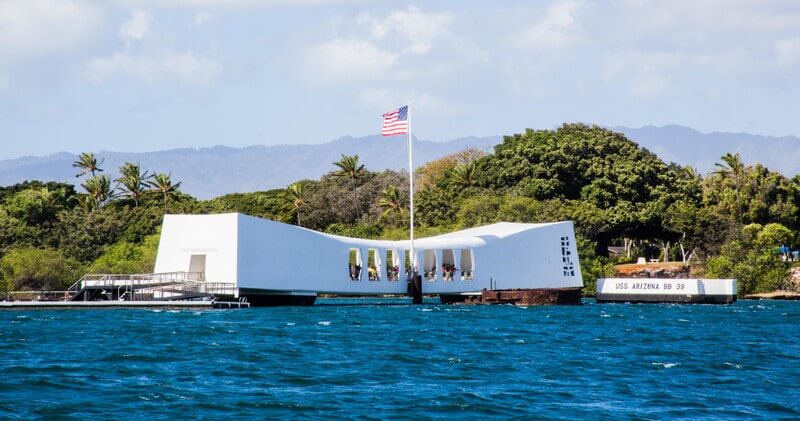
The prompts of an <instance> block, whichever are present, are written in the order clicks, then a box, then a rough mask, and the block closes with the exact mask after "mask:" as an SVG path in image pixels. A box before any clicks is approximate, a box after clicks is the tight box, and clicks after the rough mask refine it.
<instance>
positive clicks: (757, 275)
mask: <svg viewBox="0 0 800 421" xmlns="http://www.w3.org/2000/svg"><path fill="white" fill-rule="evenodd" d="M794 235H795V234H794V233H793V232H792V231H791V230H789V229H788V228H786V227H784V226H783V225H780V224H774V223H773V224H767V225H766V226H762V225H761V224H749V225H746V226H745V227H744V228H743V229H742V237H741V239H737V240H732V241H730V242H728V243H726V244H725V245H723V246H722V249H721V251H720V254H719V255H718V256H716V257H712V258H710V259H709V260H708V262H707V265H706V267H707V271H706V275H707V276H709V277H715V278H735V279H737V280H738V283H739V294H741V295H744V294H748V293H753V292H768V291H774V290H777V289H783V288H786V287H787V286H788V281H789V271H788V268H789V263H788V262H785V261H783V260H782V259H781V256H780V253H779V247H780V246H781V245H784V244H787V243H788V242H789V241H791V240H792V239H793V237H794Z"/></svg>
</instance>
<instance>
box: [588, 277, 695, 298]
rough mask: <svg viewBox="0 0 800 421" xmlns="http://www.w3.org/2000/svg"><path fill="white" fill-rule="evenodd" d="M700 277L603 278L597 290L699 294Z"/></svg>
mask: <svg viewBox="0 0 800 421" xmlns="http://www.w3.org/2000/svg"><path fill="white" fill-rule="evenodd" d="M698 284H699V280H698V279H656V278H602V279H598V280H597V292H600V293H603V294H658V295H664V294H673V295H695V294H698V293H699V292H700V291H699V290H700V289H699V288H698Z"/></svg>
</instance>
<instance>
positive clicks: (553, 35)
mask: <svg viewBox="0 0 800 421" xmlns="http://www.w3.org/2000/svg"><path fill="white" fill-rule="evenodd" d="M579 7H580V4H579V3H576V2H573V1H563V2H556V3H553V4H551V5H550V7H548V8H547V12H546V13H545V15H544V17H543V18H542V19H541V20H539V21H538V22H536V23H535V24H534V25H533V26H532V27H530V28H528V29H525V30H522V31H520V32H519V33H518V34H516V35H515V42H514V43H515V44H517V45H518V46H519V47H522V48H526V49H533V50H553V49H558V48H562V47H564V46H565V45H567V44H569V43H571V42H573V41H574V40H575V39H576V35H575V34H574V32H573V29H574V26H575V19H576V18H575V15H576V13H577V11H578V9H579Z"/></svg>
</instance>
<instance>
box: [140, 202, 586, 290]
mask: <svg viewBox="0 0 800 421" xmlns="http://www.w3.org/2000/svg"><path fill="white" fill-rule="evenodd" d="M414 247H415V253H414V254H415V255H416V258H415V259H412V258H411V257H412V256H410V251H409V249H410V242H409V241H408V240H405V241H379V240H366V239H358V238H348V237H342V236H336V235H330V234H325V233H321V232H317V231H312V230H309V229H305V228H300V227H297V226H293V225H287V224H282V223H279V222H275V221H270V220H266V219H261V218H255V217H251V216H247V215H243V214H239V213H230V214H217V215H166V216H164V223H163V227H162V230H161V241H160V243H159V247H158V256H157V258H156V265H155V272H156V273H166V272H189V273H196V274H198V275H197V276H198V277H199V278H202V279H203V280H204V281H205V282H212V283H221V284H232V285H233V286H234V288H235V290H236V291H237V294H238V295H239V296H243V297H247V298H248V300H249V301H250V302H253V303H254V304H262V303H263V304H270V303H276V304H303V303H306V304H310V303H313V301H314V299H315V298H316V296H317V294H320V293H330V294H340V295H383V294H406V293H407V288H408V287H407V282H406V279H407V273H408V272H407V271H408V266H409V262H411V261H416V262H417V265H418V273H419V274H420V275H422V290H423V292H424V293H425V294H441V295H458V294H472V293H479V292H480V291H482V290H484V289H492V288H493V289H502V290H506V289H535V288H578V287H581V286H583V281H582V278H581V267H580V262H579V261H578V252H577V248H576V245H575V233H574V228H573V224H572V222H571V221H565V222H555V223H543V224H522V223H508V222H501V223H496V224H492V225H486V226H482V227H477V228H471V229H466V230H462V231H456V232H452V233H449V234H444V235H439V236H435V237H429V238H421V239H418V240H415V242H414Z"/></svg>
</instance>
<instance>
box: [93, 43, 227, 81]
mask: <svg viewBox="0 0 800 421" xmlns="http://www.w3.org/2000/svg"><path fill="white" fill-rule="evenodd" d="M222 68H223V66H222V64H220V63H218V62H216V61H214V60H213V59H211V58H208V57H205V56H198V55H195V54H194V53H192V52H182V53H181V52H175V51H163V52H160V53H156V54H139V55H134V54H129V53H116V54H114V55H113V56H111V57H108V58H95V59H93V60H91V61H90V62H89V64H88V66H87V75H88V77H89V78H90V79H91V80H94V81H96V82H100V81H103V80H107V79H110V78H114V77H120V76H127V77H134V78H137V79H141V80H144V81H147V82H156V81H160V80H163V79H168V80H175V81H178V82H181V83H184V84H186V85H196V86H205V85H208V84H210V83H212V82H214V81H215V80H217V79H218V78H219V76H220V74H221V73H222Z"/></svg>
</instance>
